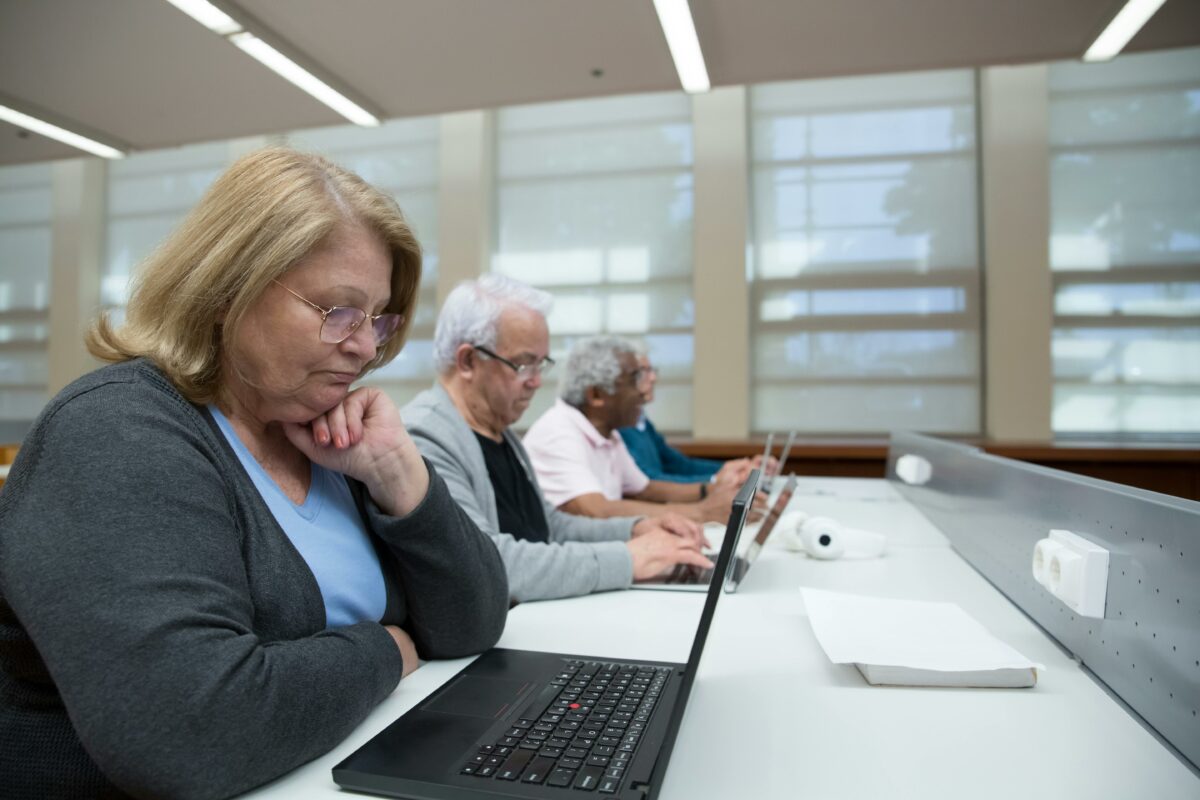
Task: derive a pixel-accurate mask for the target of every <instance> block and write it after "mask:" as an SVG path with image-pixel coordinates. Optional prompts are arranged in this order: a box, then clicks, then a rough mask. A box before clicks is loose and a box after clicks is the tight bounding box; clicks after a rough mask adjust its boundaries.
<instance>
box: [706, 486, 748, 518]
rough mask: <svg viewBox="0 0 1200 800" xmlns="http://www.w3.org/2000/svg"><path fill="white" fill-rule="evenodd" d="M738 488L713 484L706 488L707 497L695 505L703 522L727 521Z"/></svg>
mask: <svg viewBox="0 0 1200 800" xmlns="http://www.w3.org/2000/svg"><path fill="white" fill-rule="evenodd" d="M738 488H739V487H738V486H735V485H733V484H720V483H714V484H713V485H711V486H709V487H708V496H706V497H705V498H704V499H703V500H700V501H699V502H698V503H697V505H698V507H699V510H700V516H701V518H702V519H703V520H704V521H705V522H720V523H722V524H724V523H726V522H728V521H729V511H730V510H731V509H732V508H733V498H734V497H735V496H736V495H737V493H738Z"/></svg>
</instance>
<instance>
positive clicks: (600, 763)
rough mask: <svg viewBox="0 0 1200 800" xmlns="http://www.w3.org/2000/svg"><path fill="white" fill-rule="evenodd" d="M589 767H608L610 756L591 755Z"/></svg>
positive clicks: (588, 762)
mask: <svg viewBox="0 0 1200 800" xmlns="http://www.w3.org/2000/svg"><path fill="white" fill-rule="evenodd" d="M587 765H588V766H589V767H607V766H608V756H597V755H590V756H588V760H587Z"/></svg>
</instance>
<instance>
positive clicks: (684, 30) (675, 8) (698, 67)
mask: <svg viewBox="0 0 1200 800" xmlns="http://www.w3.org/2000/svg"><path fill="white" fill-rule="evenodd" d="M654 10H655V11H657V12H658V22H659V24H660V25H662V29H663V34H664V35H666V37H667V47H668V49H670V51H671V58H672V59H673V60H674V61H675V71H676V72H678V73H679V82H680V83H681V84H683V90H684V91H685V92H688V93H689V94H696V93H697V92H707V91H708V90H709V89H710V88H712V87H711V84H709V82H708V69H707V68H706V67H705V66H704V56H703V54H701V52H700V40H699V39H697V38H696V25H695V23H694V22H693V21H692V10H691V9H690V8H689V7H688V3H687V0H654Z"/></svg>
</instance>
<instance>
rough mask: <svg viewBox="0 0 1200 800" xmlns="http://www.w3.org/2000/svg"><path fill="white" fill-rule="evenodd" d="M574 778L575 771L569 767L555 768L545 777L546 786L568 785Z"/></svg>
mask: <svg viewBox="0 0 1200 800" xmlns="http://www.w3.org/2000/svg"><path fill="white" fill-rule="evenodd" d="M574 778H575V771H574V770H570V769H561V768H559V769H556V770H554V772H551V773H550V777H549V778H547V779H546V785H547V786H570V785H571V781H572V780H574Z"/></svg>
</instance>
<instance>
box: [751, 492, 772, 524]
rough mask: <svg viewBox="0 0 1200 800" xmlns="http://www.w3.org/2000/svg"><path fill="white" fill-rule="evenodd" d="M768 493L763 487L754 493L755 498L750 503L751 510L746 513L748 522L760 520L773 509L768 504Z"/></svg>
mask: <svg viewBox="0 0 1200 800" xmlns="http://www.w3.org/2000/svg"><path fill="white" fill-rule="evenodd" d="M767 499H768V498H767V494H766V492H764V491H762V490H761V489H760V490H758V491H757V492H755V493H754V500H753V502H751V503H750V512H749V513H748V514H747V515H746V521H747V522H758V521H759V520H760V519H762V518H763V517H765V516H766V515H767V512H768V511H770V510H771V509H770V508H769V507H768V506H767Z"/></svg>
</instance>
